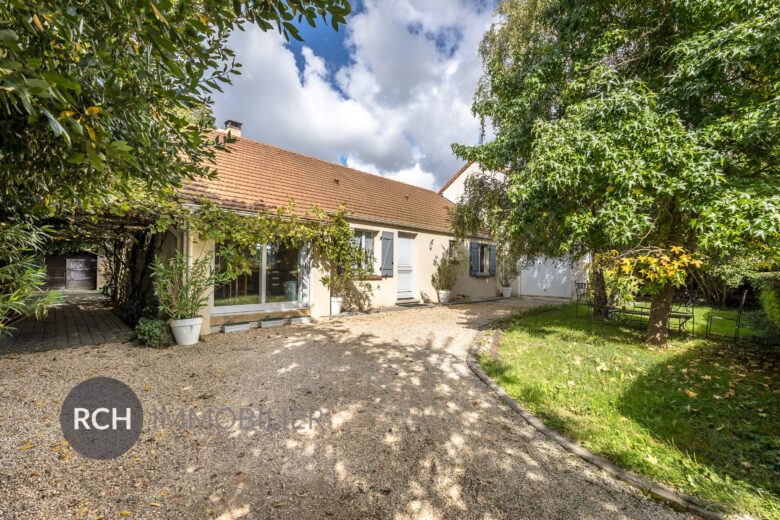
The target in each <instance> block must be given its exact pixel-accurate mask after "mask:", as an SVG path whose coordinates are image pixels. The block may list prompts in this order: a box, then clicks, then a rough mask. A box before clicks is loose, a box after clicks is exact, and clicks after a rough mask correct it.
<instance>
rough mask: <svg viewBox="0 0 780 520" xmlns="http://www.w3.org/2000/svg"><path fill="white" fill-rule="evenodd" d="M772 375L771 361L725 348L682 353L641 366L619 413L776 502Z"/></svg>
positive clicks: (779, 398) (778, 413) (778, 466)
mask: <svg viewBox="0 0 780 520" xmlns="http://www.w3.org/2000/svg"><path fill="white" fill-rule="evenodd" d="M778 383H780V373H779V372H778V370H777V367H776V366H775V365H774V364H773V363H772V362H771V360H767V359H763V358H760V357H757V356H754V355H751V354H746V353H745V352H742V351H738V350H735V349H734V347H729V346H725V345H718V346H712V345H709V346H703V347H701V348H698V349H692V350H688V351H685V352H683V353H681V354H679V355H677V356H674V357H672V358H667V359H666V360H665V361H663V362H661V363H658V364H656V365H654V366H652V367H651V368H649V369H648V370H647V371H646V372H645V373H644V374H643V375H642V376H641V377H639V378H637V379H636V380H635V381H634V382H633V383H632V384H631V385H630V386H629V387H628V389H627V390H626V391H625V392H624V393H623V395H622V397H621V400H620V402H619V405H618V406H619V410H620V411H621V413H622V414H623V415H624V416H626V417H629V418H631V419H633V420H635V421H637V422H638V423H639V424H641V425H642V426H644V427H645V428H647V429H648V430H649V431H650V432H651V433H652V435H653V436H655V437H656V438H657V439H659V440H661V441H663V442H666V443H669V444H670V445H672V446H674V447H675V448H677V449H679V450H680V451H681V452H683V453H687V454H689V456H690V457H691V458H693V459H695V460H696V461H697V462H698V463H700V464H704V465H707V466H709V467H710V468H711V469H712V470H713V472H714V473H716V474H717V475H719V476H720V477H721V478H723V477H728V478H730V479H732V480H735V481H742V482H744V483H745V484H747V485H748V486H750V487H751V488H756V489H758V490H761V491H764V492H765V493H767V494H769V495H771V496H772V497H773V498H772V500H774V501H777V500H780V478H778V475H779V474H780V433H779V431H778V425H777V418H778V417H780V395H778V394H777V393H776V389H777V388H778Z"/></svg>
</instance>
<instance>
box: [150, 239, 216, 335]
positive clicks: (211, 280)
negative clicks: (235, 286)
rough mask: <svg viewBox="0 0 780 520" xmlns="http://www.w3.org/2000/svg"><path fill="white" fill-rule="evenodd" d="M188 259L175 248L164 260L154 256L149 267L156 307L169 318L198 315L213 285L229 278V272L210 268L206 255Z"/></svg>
mask: <svg viewBox="0 0 780 520" xmlns="http://www.w3.org/2000/svg"><path fill="white" fill-rule="evenodd" d="M188 260H189V259H188V257H187V255H185V254H184V253H182V252H181V251H177V252H176V254H175V255H174V256H173V257H172V258H170V259H168V261H167V262H163V261H162V259H160V258H159V257H158V258H156V259H155V261H154V265H153V266H152V274H153V276H154V295H155V296H156V297H157V300H158V302H159V306H160V310H161V311H162V312H163V313H164V314H165V315H166V316H168V317H170V318H171V319H173V320H184V319H188V318H195V317H197V316H199V315H200V310H201V309H202V308H203V307H205V306H206V304H207V303H208V301H209V296H210V294H211V291H212V290H213V289H214V286H216V285H222V284H224V283H227V281H228V280H229V279H230V275H229V274H227V273H218V272H216V271H214V269H213V268H212V267H211V256H210V255H203V257H201V258H199V259H197V260H195V261H194V262H192V265H189V261H188Z"/></svg>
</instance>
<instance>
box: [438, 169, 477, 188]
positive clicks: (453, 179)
mask: <svg viewBox="0 0 780 520" xmlns="http://www.w3.org/2000/svg"><path fill="white" fill-rule="evenodd" d="M473 163H474V161H469V162H467V163H466V164H464V165H463V168H461V169H460V170H458V173H456V174H455V175H453V176H452V178H451V179H450V180H448V181H447V184H445V185H444V186H442V187H441V189H440V190H439V192H438V193H439V195H441V194H442V193H444V190H446V189H447V188H449V187H450V184H452V183H453V182H455V179H457V178H458V177H460V174H461V173H463V172H465V171H466V170H467V169H468V167H469V166H471V165H472V164H473Z"/></svg>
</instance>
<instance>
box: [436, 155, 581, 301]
mask: <svg viewBox="0 0 780 520" xmlns="http://www.w3.org/2000/svg"><path fill="white" fill-rule="evenodd" d="M472 175H488V176H492V177H494V178H495V177H502V178H503V177H505V174H504V173H502V172H485V171H483V170H482V169H481V168H480V167H479V165H478V164H477V163H475V162H472V161H469V162H467V163H466V164H465V165H463V167H462V168H461V169H460V170H458V172H457V173H455V175H453V176H452V178H451V179H450V180H449V181H447V183H446V184H445V185H444V186H442V188H441V189H440V190H439V195H441V196H442V197H444V198H445V199H447V200H448V201H449V202H452V203H457V202H458V201H459V200H460V198H461V197H462V196H463V193H464V192H465V183H466V179H468V178H469V177H470V176H472ZM501 180H503V179H501ZM589 262H590V258H588V257H586V258H583V259H580V260H578V261H576V262H574V263H572V262H570V261H568V260H566V259H540V260H537V261H536V262H534V263H533V265H531V266H529V267H528V268H527V269H523V270H522V272H521V274H520V276H518V277H517V278H516V279H515V280H514V281H513V282H512V294H515V295H521V296H548V297H556V298H574V297H575V296H576V285H575V282H580V281H582V282H584V281H587V279H588V264H589Z"/></svg>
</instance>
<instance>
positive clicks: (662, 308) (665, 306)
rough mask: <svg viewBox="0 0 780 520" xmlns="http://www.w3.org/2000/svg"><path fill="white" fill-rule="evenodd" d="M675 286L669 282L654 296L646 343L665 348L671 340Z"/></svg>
mask: <svg viewBox="0 0 780 520" xmlns="http://www.w3.org/2000/svg"><path fill="white" fill-rule="evenodd" d="M673 298H674V284H672V283H671V282H667V284H666V285H664V286H663V288H662V289H661V290H660V291H658V292H657V293H656V294H654V295H653V299H652V300H651V303H650V321H649V323H648V324H647V335H646V336H645V343H646V344H647V345H655V346H661V347H665V346H666V342H667V341H668V340H669V313H670V312H671V310H672V299H673Z"/></svg>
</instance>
